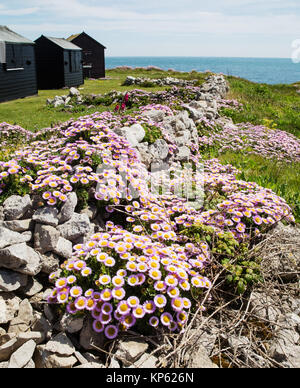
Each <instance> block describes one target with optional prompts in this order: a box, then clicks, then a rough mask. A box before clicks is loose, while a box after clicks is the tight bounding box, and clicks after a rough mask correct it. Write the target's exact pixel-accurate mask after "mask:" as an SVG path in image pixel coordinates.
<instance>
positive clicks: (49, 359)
mask: <svg viewBox="0 0 300 388" xmlns="http://www.w3.org/2000/svg"><path fill="white" fill-rule="evenodd" d="M33 360H34V362H35V365H36V368H38V369H44V368H56V369H58V368H59V369H64V368H72V366H73V365H74V364H76V363H77V358H76V357H74V356H70V357H61V356H59V355H57V354H53V353H51V352H49V351H48V350H47V349H46V345H38V346H37V347H36V352H35V355H34V358H33Z"/></svg>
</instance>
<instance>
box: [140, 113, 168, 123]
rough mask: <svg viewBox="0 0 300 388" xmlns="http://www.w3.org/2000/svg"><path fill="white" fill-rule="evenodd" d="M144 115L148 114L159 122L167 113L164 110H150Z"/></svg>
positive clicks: (154, 120)
mask: <svg viewBox="0 0 300 388" xmlns="http://www.w3.org/2000/svg"><path fill="white" fill-rule="evenodd" d="M142 116H147V117H149V119H150V120H152V121H153V122H155V123H159V122H161V121H163V119H164V118H165V117H166V113H165V111H163V110H148V111H146V112H143V113H142Z"/></svg>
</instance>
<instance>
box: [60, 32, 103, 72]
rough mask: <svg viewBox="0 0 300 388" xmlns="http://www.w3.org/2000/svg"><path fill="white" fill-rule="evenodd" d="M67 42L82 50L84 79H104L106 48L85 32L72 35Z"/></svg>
mask: <svg viewBox="0 0 300 388" xmlns="http://www.w3.org/2000/svg"><path fill="white" fill-rule="evenodd" d="M67 40H68V41H69V42H72V43H74V44H76V46H79V47H81V48H82V61H83V76H84V78H104V77H105V50H106V47H105V46H103V45H102V44H101V43H99V42H97V41H96V40H95V39H94V38H92V37H91V36H89V35H88V34H87V33H85V32H82V33H81V34H76V35H72V36H70V37H69V38H68V39H67Z"/></svg>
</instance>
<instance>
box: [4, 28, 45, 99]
mask: <svg viewBox="0 0 300 388" xmlns="http://www.w3.org/2000/svg"><path fill="white" fill-rule="evenodd" d="M34 46H35V44H34V42H32V41H31V40H29V39H27V38H24V37H23V36H21V35H19V34H17V33H15V32H14V31H11V30H10V29H9V28H8V27H6V26H0V102H4V101H9V100H14V99H17V98H24V97H27V96H32V95H34V94H37V92H38V90H37V80H36V66H35V54H34Z"/></svg>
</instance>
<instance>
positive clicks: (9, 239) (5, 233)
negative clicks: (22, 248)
mask: <svg viewBox="0 0 300 388" xmlns="http://www.w3.org/2000/svg"><path fill="white" fill-rule="evenodd" d="M29 240H30V238H29ZM29 240H28V235H27V234H25V235H23V234H21V233H18V232H14V231H12V230H9V229H6V228H3V227H0V249H3V248H6V247H8V246H10V245H14V244H21V243H23V242H27V241H29ZM0 265H1V254H0Z"/></svg>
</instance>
